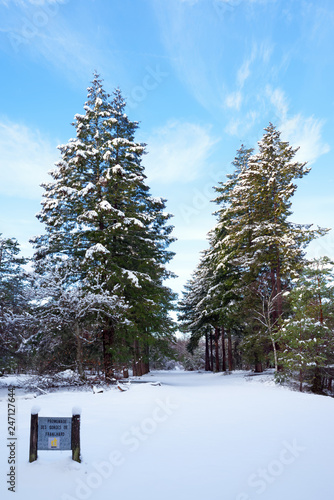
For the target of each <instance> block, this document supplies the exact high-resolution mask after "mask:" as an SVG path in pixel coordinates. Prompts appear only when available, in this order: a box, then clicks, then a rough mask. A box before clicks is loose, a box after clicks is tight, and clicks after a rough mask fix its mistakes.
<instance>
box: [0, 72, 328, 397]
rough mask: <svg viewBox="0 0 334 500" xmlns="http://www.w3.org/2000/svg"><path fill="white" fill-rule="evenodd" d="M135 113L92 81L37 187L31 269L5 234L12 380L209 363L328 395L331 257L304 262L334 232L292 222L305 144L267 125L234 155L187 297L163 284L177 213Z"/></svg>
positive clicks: (3, 316) (2, 317) (1, 303)
mask: <svg viewBox="0 0 334 500" xmlns="http://www.w3.org/2000/svg"><path fill="white" fill-rule="evenodd" d="M125 107H126V103H125V101H124V99H123V97H122V93H121V91H120V90H119V89H116V90H115V91H114V93H113V94H112V95H111V96H110V95H109V94H108V93H106V91H105V90H104V88H103V82H102V80H101V79H100V77H99V75H97V74H95V75H94V79H93V82H92V84H91V86H90V87H89V88H88V98H87V102H86V103H85V105H84V114H76V115H75V117H74V122H73V126H74V127H75V130H76V137H75V138H74V139H70V140H69V142H68V143H67V144H64V145H61V146H59V150H60V155H61V159H60V160H59V161H58V162H57V163H56V165H55V168H54V170H52V171H51V172H50V176H51V181H50V182H48V183H44V184H43V185H42V186H43V189H44V193H43V199H42V208H41V211H40V213H39V214H38V215H37V218H38V219H39V220H40V222H41V223H42V224H43V226H44V229H45V230H44V233H43V234H42V235H41V236H38V237H35V238H33V239H32V243H33V246H34V255H33V258H32V259H29V266H27V263H28V261H27V259H24V258H22V257H21V256H20V249H19V244H18V242H17V241H16V240H15V239H13V238H10V237H8V238H6V237H4V236H2V237H1V238H0V307H1V311H0V338H1V346H0V349H1V366H0V369H1V370H2V373H5V372H22V371H27V372H34V373H40V374H41V373H57V372H61V371H64V370H67V369H72V370H73V371H76V372H77V373H78V374H79V376H80V377H81V378H82V379H84V378H85V374H86V373H87V372H88V371H90V372H94V373H97V374H100V373H101V374H103V376H104V378H105V380H106V381H111V380H113V379H114V377H115V376H127V375H128V373H129V369H131V370H132V373H133V374H134V375H142V374H144V373H147V372H148V371H149V368H150V362H153V363H155V366H160V367H163V366H165V365H164V363H166V362H167V360H168V359H170V358H173V359H179V360H180V361H181V362H182V363H183V365H184V366H185V367H186V368H187V369H201V368H203V369H205V370H208V371H210V370H212V371H232V370H234V369H254V371H255V372H261V371H262V370H263V369H264V368H269V367H271V368H273V369H274V370H275V373H276V377H277V380H285V379H286V378H289V379H291V380H297V381H298V384H299V388H300V390H303V388H304V387H309V388H311V389H312V390H313V391H314V392H318V393H323V392H325V391H331V384H332V375H333V376H334V371H333V368H332V365H333V366H334V359H333V358H334V356H333V329H334V317H333V312H334V307H333V304H334V302H333V263H332V262H331V260H330V259H329V258H328V257H322V258H320V259H313V260H309V259H307V257H306V249H307V246H308V245H309V243H310V242H311V241H313V240H314V239H315V238H318V237H321V236H323V235H325V234H326V233H327V231H328V230H327V229H323V228H317V229H314V228H313V227H312V226H311V225H301V224H296V223H293V222H292V221H291V215H292V211H291V198H292V196H293V195H294V193H295V191H296V189H297V184H296V182H297V181H298V179H302V178H303V177H304V175H306V174H307V173H308V172H309V169H308V168H307V167H306V163H300V162H298V161H296V160H295V155H296V152H297V149H294V148H292V147H291V146H290V145H289V143H288V142H284V141H282V139H281V136H280V132H279V131H278V130H277V129H276V127H275V126H274V125H272V124H269V126H268V127H267V128H266V129H265V133H264V135H263V137H262V139H261V140H260V141H259V143H258V149H257V152H255V151H254V150H253V149H247V148H246V147H244V146H241V148H240V149H239V150H238V151H237V154H236V157H235V159H234V161H233V163H232V164H233V167H234V171H233V173H232V174H230V175H228V176H227V180H226V181H225V182H221V183H219V185H218V186H216V187H215V188H214V190H215V193H216V198H215V200H214V202H215V204H216V212H215V213H216V217H217V222H216V225H215V227H214V228H213V229H212V230H211V231H210V233H209V236H208V237H209V248H208V249H207V250H205V251H204V252H203V253H202V257H201V259H200V262H199V264H198V267H197V269H196V270H195V271H194V273H193V275H192V278H191V279H190V280H189V282H188V283H187V285H186V287H185V291H184V292H183V297H182V299H181V300H180V302H179V304H178V305H177V306H176V295H175V294H174V293H173V292H172V290H171V289H170V288H168V287H167V286H166V284H165V283H166V280H167V279H168V278H170V277H172V276H173V273H171V272H170V271H169V270H168V269H167V267H166V265H167V264H168V263H169V262H170V260H171V259H172V257H173V252H171V251H170V250H169V246H170V244H171V243H172V242H173V241H174V238H173V237H172V234H171V233H172V230H173V226H172V225H170V218H171V217H172V216H171V214H169V213H168V212H166V210H165V209H166V200H165V199H163V198H157V197H153V196H151V194H150V189H149V186H148V185H147V182H146V176H145V171H144V166H143V164H142V160H143V157H144V155H145V146H146V145H145V144H142V143H138V142H136V141H135V133H136V130H137V128H138V123H137V122H132V121H130V119H129V118H128V116H127V115H126V113H125ZM175 308H177V309H178V314H179V325H176V324H175V322H174V321H173V320H172V318H171V315H170V312H171V311H172V310H175ZM177 328H179V329H181V331H183V332H184V333H185V334H186V338H187V340H184V339H182V340H180V339H179V338H178V337H177V336H176V330H177Z"/></svg>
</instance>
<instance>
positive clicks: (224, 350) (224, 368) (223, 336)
mask: <svg viewBox="0 0 334 500" xmlns="http://www.w3.org/2000/svg"><path fill="white" fill-rule="evenodd" d="M222 351H223V352H222V358H223V366H222V369H223V372H226V348H225V329H224V327H223V326H222Z"/></svg>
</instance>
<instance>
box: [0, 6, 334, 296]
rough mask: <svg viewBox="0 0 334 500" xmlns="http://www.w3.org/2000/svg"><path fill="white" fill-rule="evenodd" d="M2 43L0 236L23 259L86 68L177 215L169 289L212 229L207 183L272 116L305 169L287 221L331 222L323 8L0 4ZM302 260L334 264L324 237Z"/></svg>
mask: <svg viewBox="0 0 334 500" xmlns="http://www.w3.org/2000/svg"><path fill="white" fill-rule="evenodd" d="M0 37H1V52H0V57H1V61H0V64H1V72H2V78H1V87H2V89H1V93H0V100H1V106H0V175H1V179H0V204H1V206H0V232H2V233H3V234H4V235H5V236H8V237H15V238H17V239H18V241H19V242H20V244H21V247H22V250H23V253H24V254H25V255H31V254H32V249H31V247H30V245H29V243H28V240H29V238H30V237H31V236H33V235H36V234H40V233H41V232H42V231H43V227H42V225H41V224H40V223H39V222H38V221H37V220H36V219H35V214H36V213H37V212H38V211H39V207H40V200H41V195H42V190H41V188H40V187H39V184H40V183H41V182H42V181H45V180H48V171H50V170H51V169H52V166H53V163H54V162H55V161H56V160H57V159H58V150H57V149H56V146H57V145H58V144H60V143H65V142H67V141H68V139H69V138H71V137H73V136H74V135H75V130H74V128H73V127H72V126H71V122H72V120H73V117H74V115H75V114H76V113H81V112H82V107H83V104H84V102H85V100H86V88H87V86H88V85H89V82H90V81H91V79H92V74H93V71H94V70H97V71H98V72H99V73H100V74H101V76H102V77H103V78H104V84H105V88H106V90H107V91H109V92H112V90H113V88H115V87H116V86H119V87H120V88H121V89H122V91H123V93H124V96H125V97H126V99H127V101H128V115H129V116H130V118H131V119H133V120H137V121H139V122H140V130H139V131H138V135H137V139H138V140H139V141H143V142H145V143H147V145H148V146H147V150H148V155H147V156H146V157H145V165H146V173H147V176H148V184H149V185H150V186H151V190H152V194H153V195H156V196H163V197H165V198H167V199H168V205H167V208H168V210H169V211H170V212H172V213H173V214H174V215H175V217H174V219H173V224H174V225H175V236H176V237H177V238H178V241H177V243H175V244H174V245H173V250H174V251H175V252H176V256H175V258H174V260H173V262H172V264H171V268H172V269H173V271H175V272H176V274H178V275H179V278H178V279H177V280H174V282H173V283H172V284H171V285H172V286H173V288H174V289H175V290H176V291H180V290H181V289H182V287H183V285H184V283H185V282H186V280H187V279H188V278H189V277H190V274H191V272H192V271H193V270H194V268H195V266H196V265H197V262H198V258H199V252H200V251H201V250H202V249H204V248H205V247H206V245H207V242H206V234H207V232H208V231H209V230H210V229H211V228H212V226H213V225H214V223H215V219H214V217H213V216H212V215H211V213H212V212H213V210H214V209H215V207H214V205H213V204H212V203H210V199H212V198H213V197H214V194H213V190H212V186H213V185H216V184H217V182H218V181H220V180H224V179H225V175H226V173H228V172H231V165H230V164H231V161H232V160H233V158H234V156H235V152H236V150H237V149H238V148H239V146H240V145H241V143H244V144H246V145H247V146H249V147H251V146H254V147H255V146H256V142H257V141H258V140H259V139H260V138H261V136H262V134H263V129H264V128H265V127H266V126H267V125H268V123H269V122H270V121H271V122H273V123H274V124H275V125H277V126H278V128H279V130H281V131H282V137H283V138H284V139H285V140H288V141H289V142H290V143H291V144H293V145H294V146H300V150H299V152H298V159H300V160H303V161H308V162H309V165H310V166H311V167H312V171H311V173H310V174H308V176H307V177H305V178H304V179H303V180H301V181H300V182H299V188H298V191H297V193H296V195H295V198H294V200H293V211H294V215H293V217H292V220H293V221H294V222H300V223H313V224H315V225H321V226H325V227H332V226H334V224H333V222H334V221H333V219H334V216H333V212H334V211H333V209H334V197H333V188H334V174H333V170H334V166H333V160H334V158H333V137H334V135H333V125H334V113H333V111H334V109H333V108H334V94H333V89H334V65H333V62H334V61H333V59H334V50H333V48H334V44H333V42H334V5H333V1H332V0H305V1H304V0H108V1H107V0H63V1H61V0H0ZM310 255H312V256H320V255H329V256H330V257H332V258H334V235H333V234H331V233H330V234H329V235H328V236H326V237H325V238H323V239H322V240H318V241H317V242H314V243H313V244H312V246H311V249H310Z"/></svg>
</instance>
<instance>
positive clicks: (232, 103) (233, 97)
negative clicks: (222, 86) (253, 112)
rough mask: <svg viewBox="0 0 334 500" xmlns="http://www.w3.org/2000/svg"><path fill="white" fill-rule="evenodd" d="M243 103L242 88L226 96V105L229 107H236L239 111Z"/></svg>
mask: <svg viewBox="0 0 334 500" xmlns="http://www.w3.org/2000/svg"><path fill="white" fill-rule="evenodd" d="M241 103H242V93H241V92H240V90H237V91H235V92H231V94H228V95H227V96H226V99H225V105H226V106H227V107H228V108H232V109H236V110H237V111H239V109H240V106H241Z"/></svg>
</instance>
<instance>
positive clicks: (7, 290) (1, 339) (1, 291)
mask: <svg viewBox="0 0 334 500" xmlns="http://www.w3.org/2000/svg"><path fill="white" fill-rule="evenodd" d="M19 254H20V247H19V244H18V242H17V240H16V239H15V238H4V237H3V236H2V235H1V234H0V352H1V364H0V369H1V370H3V369H5V370H12V369H14V368H17V366H18V364H19V362H20V354H19V348H20V345H21V343H22V341H23V339H24V331H23V328H22V325H23V323H24V315H25V307H26V303H25V300H24V295H23V289H24V280H25V278H24V272H23V269H22V266H23V265H24V264H25V263H26V259H24V258H22V257H20V256H19Z"/></svg>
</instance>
